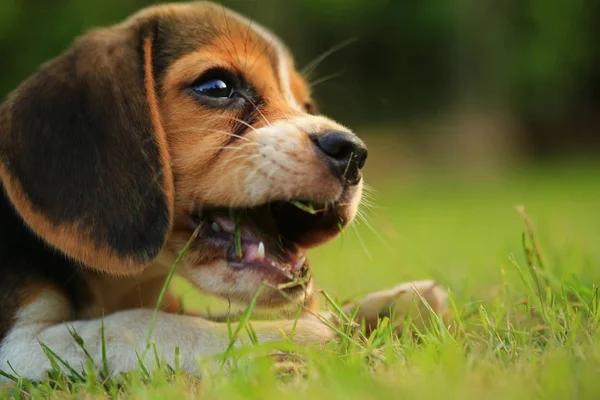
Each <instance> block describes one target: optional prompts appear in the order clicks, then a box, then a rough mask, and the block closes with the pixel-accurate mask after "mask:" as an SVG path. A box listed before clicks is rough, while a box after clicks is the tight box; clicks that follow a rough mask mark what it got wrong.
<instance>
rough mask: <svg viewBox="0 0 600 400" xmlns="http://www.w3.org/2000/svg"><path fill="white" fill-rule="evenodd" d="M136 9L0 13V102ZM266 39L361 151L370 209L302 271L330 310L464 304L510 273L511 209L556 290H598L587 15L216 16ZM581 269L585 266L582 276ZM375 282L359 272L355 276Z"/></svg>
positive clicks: (15, 1) (551, 4) (403, 3)
mask: <svg viewBox="0 0 600 400" xmlns="http://www.w3.org/2000/svg"><path fill="white" fill-rule="evenodd" d="M149 4H154V3H153V2H150V1H144V0H102V1H100V0H98V1H88V0H86V1H83V0H52V1H48V0H0V54H1V60H2V61H1V74H0V93H1V94H3V95H4V94H6V93H8V92H9V91H10V90H12V89H13V88H15V87H16V86H17V84H18V83H19V82H20V81H21V80H23V79H24V78H26V77H27V76H28V75H29V74H31V73H33V72H34V71H35V70H36V68H37V66H38V65H39V64H40V63H42V62H43V61H45V60H48V59H49V58H51V57H53V56H55V55H57V54H58V53H59V52H60V51H61V50H63V49H65V48H66V47H67V46H68V45H69V43H71V41H72V40H73V39H74V37H76V36H77V35H79V34H81V33H82V32H84V31H86V30H87V29H90V28H92V27H95V26H102V25H109V24H113V23H116V22H118V21H120V20H122V19H123V18H125V17H127V16H128V15H129V14H131V13H132V12H134V11H136V10H138V9H139V8H141V7H143V6H146V5H149ZM223 4H224V5H225V6H227V7H230V8H233V9H235V10H238V11H240V12H242V13H243V14H245V15H247V16H249V17H252V18H254V19H256V20H258V21H260V22H261V23H263V24H264V25H266V26H268V27H269V28H271V29H272V30H273V31H275V32H276V33H277V34H278V35H280V36H281V37H282V38H283V39H284V41H285V42H286V43H288V45H289V47H290V48H291V49H292V51H293V53H294V54H295V55H296V59H297V64H298V67H299V68H302V67H304V66H305V65H308V64H309V63H310V62H311V60H314V59H315V58H318V57H319V56H320V55H321V54H323V53H324V52H327V51H328V49H331V48H335V47H339V45H340V44H343V43H347V42H348V41H351V43H349V44H348V45H347V46H344V47H343V48H341V49H339V50H338V51H336V52H335V53H333V54H331V55H330V56H329V57H327V58H326V59H325V60H323V62H322V63H321V64H320V65H319V66H318V68H317V69H316V70H315V71H314V72H313V73H312V74H311V75H310V76H309V80H310V81H311V82H313V91H314V95H315V97H316V99H317V100H318V101H319V103H320V106H321V109H322V111H323V112H325V113H326V114H329V115H331V116H333V117H334V118H336V119H338V120H340V121H342V122H343V123H345V124H347V125H349V126H350V127H352V128H353V129H354V130H355V131H356V132H357V133H359V134H360V135H361V137H363V138H364V139H365V141H366V142H367V144H368V145H369V147H370V159H369V162H368V163H367V170H366V174H365V175H366V180H367V182H369V183H370V185H371V186H372V187H373V188H374V189H375V194H374V195H373V196H374V199H372V201H373V202H374V203H375V206H374V207H368V206H366V207H365V209H364V210H363V211H364V213H365V219H366V220H367V222H366V223H365V222H364V221H359V223H357V225H356V231H355V232H352V230H349V232H347V233H346V234H345V235H344V236H343V237H342V238H341V239H339V240H338V241H337V242H336V243H333V244H331V245H329V246H326V247H325V248H323V249H320V250H318V251H317V252H316V254H315V259H314V260H313V261H314V262H313V264H315V265H318V267H317V268H316V271H315V273H316V275H317V278H318V280H319V283H320V285H321V286H322V287H324V288H326V289H328V290H331V291H332V292H333V293H335V294H337V295H339V296H351V295H353V294H357V293H360V292H364V291H366V290H371V289H377V288H381V287H382V286H385V285H390V284H392V283H395V282H398V281H401V280H406V279H421V278H435V279H438V280H440V281H441V282H442V283H444V284H446V285H448V286H450V287H451V288H453V290H454V291H455V292H459V293H462V294H463V296H462V299H463V301H466V300H467V298H471V296H472V297H473V298H483V296H484V295H483V293H487V292H488V291H489V290H490V288H493V287H495V286H496V285H501V284H502V283H501V282H502V279H503V276H504V272H503V271H505V268H508V269H509V270H510V268H511V266H510V265H511V263H510V262H508V258H507V256H508V255H509V254H517V255H518V257H520V254H521V249H520V240H521V237H520V234H521V232H522V222H521V221H520V220H519V217H518V215H517V214H516V212H515V211H514V205H516V204H519V203H525V204H526V205H527V206H528V209H529V210H530V213H531V215H532V216H533V218H534V219H535V220H536V221H537V222H538V225H539V228H540V231H541V235H542V238H543V239H544V240H545V244H546V245H548V247H549V248H550V251H549V253H550V254H549V257H550V258H551V262H552V264H553V265H556V266H557V268H559V269H560V268H562V270H564V273H565V274H570V273H573V272H578V273H580V274H582V275H583V276H585V277H587V279H594V278H596V277H598V275H599V274H598V273H596V272H594V271H597V270H598V268H595V267H596V266H597V261H598V260H600V254H598V250H597V243H598V242H600V219H599V218H600V215H598V211H599V208H598V204H600V179H598V172H600V168H598V167H599V166H600V163H598V162H595V161H594V159H595V158H596V157H597V155H598V154H599V150H600V44H599V38H600V2H599V1H597V0H569V1H564V0H563V1H561V0H427V1H423V0H223ZM594 260H595V261H594ZM368 265H377V268H368Z"/></svg>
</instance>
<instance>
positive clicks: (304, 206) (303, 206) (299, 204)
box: [290, 200, 317, 215]
mask: <svg viewBox="0 0 600 400" xmlns="http://www.w3.org/2000/svg"><path fill="white" fill-rule="evenodd" d="M290 204H292V205H294V206H296V207H298V208H299V209H301V210H302V211H304V212H307V213H309V214H312V215H315V214H316V213H317V211H316V210H315V207H314V206H313V204H312V203H308V204H304V203H302V202H301V201H295V200H292V201H290Z"/></svg>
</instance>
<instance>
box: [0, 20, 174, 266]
mask: <svg viewBox="0 0 600 400" xmlns="http://www.w3.org/2000/svg"><path fill="white" fill-rule="evenodd" d="M154 26H156V24H154ZM155 32H156V29H155V28H153V23H151V22H150V21H129V22H128V23H125V24H122V25H119V26H116V27H113V28H109V29H102V30H97V31H93V32H91V33H89V34H87V35H85V36H84V37H82V38H80V39H79V40H77V41H76V42H75V43H74V45H73V46H72V47H71V48H70V49H68V50H67V51H66V52H65V53H64V54H62V55H61V56H60V57H58V58H56V59H54V60H52V61H50V62H49V63H47V64H45V65H43V66H42V67H41V69H40V71H39V72H38V73H37V74H36V75H34V76H32V77H31V78H29V79H28V80H26V81H25V82H24V83H23V84H21V86H19V87H18V88H17V89H16V90H15V91H14V92H13V93H11V94H10V95H9V96H8V98H7V100H6V102H5V103H4V104H2V105H1V106H0V178H1V179H2V183H3V186H4V189H5V191H6V192H7V194H8V196H9V198H10V200H11V201H12V203H13V206H14V208H15V209H16V210H17V212H18V213H19V214H20V215H21V217H22V218H23V220H24V221H25V223H26V224H27V225H28V226H29V227H30V228H31V229H32V230H33V231H34V232H35V233H36V234H38V235H39V236H40V237H41V238H42V239H43V240H45V241H46V242H47V243H49V244H50V245H51V246H53V247H55V248H57V249H59V250H61V251H62V252H63V253H65V254H66V255H67V256H69V257H71V258H72V259H74V260H76V261H78V262H81V263H83V264H84V265H86V266H89V267H92V268H95V269H98V270H101V271H105V272H108V273H112V274H132V273H136V272H139V271H141V269H143V268H144V266H145V265H146V264H148V263H149V262H150V261H151V260H152V259H153V258H155V257H156V256H157V254H158V253H159V252H160V250H161V248H162V247H163V244H164V242H165V240H166V237H167V235H168V233H169V231H170V227H171V223H172V218H173V217H172V214H173V177H172V173H171V168H170V160H169V155H168V150H167V144H166V138H165V132H164V131H163V128H162V125H161V120H160V115H159V110H158V99H157V94H156V92H157V90H156V87H155V80H154V76H153V71H152V48H153V40H154V36H155Z"/></svg>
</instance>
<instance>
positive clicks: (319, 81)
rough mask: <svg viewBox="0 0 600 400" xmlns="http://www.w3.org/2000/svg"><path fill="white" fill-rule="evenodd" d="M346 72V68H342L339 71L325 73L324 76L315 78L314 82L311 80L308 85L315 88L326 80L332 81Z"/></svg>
mask: <svg viewBox="0 0 600 400" xmlns="http://www.w3.org/2000/svg"><path fill="white" fill-rule="evenodd" d="M345 72H346V70H345V69H343V70H341V71H339V72H335V73H333V74H329V75H325V76H324V77H322V78H318V79H315V80H314V81H312V82H310V83H309V84H308V87H310V88H311V89H313V88H314V87H315V86H317V85H320V84H321V83H325V82H327V81H330V80H332V79H335V78H339V77H340V76H342V75H344V73H345Z"/></svg>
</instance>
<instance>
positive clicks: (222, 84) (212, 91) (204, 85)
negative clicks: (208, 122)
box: [192, 78, 234, 99]
mask: <svg viewBox="0 0 600 400" xmlns="http://www.w3.org/2000/svg"><path fill="white" fill-rule="evenodd" d="M192 90H193V91H194V92H196V93H198V94H201V95H203V96H207V97H213V98H221V99H223V98H230V97H232V96H233V94H234V91H233V84H232V83H231V82H229V80H228V79H220V78H212V79H207V80H205V81H204V82H200V83H198V84H196V85H194V86H192Z"/></svg>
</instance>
